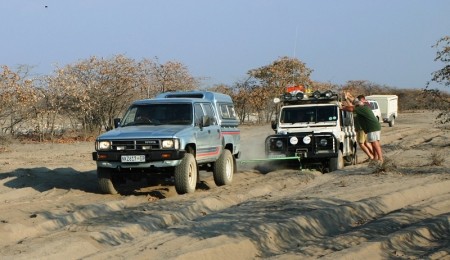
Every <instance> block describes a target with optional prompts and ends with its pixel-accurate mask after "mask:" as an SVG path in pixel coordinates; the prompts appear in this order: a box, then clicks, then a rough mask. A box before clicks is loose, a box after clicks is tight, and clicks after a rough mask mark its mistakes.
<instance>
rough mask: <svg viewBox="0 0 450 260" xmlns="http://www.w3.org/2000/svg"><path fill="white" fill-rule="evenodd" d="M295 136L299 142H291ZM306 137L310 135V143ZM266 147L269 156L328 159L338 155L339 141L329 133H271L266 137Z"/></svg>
mask: <svg viewBox="0 0 450 260" xmlns="http://www.w3.org/2000/svg"><path fill="white" fill-rule="evenodd" d="M293 137H294V138H296V140H297V143H295V142H294V144H293V143H292V142H291V139H292V138H293ZM305 137H309V139H310V142H309V143H305V142H304V138H305ZM306 139H308V138H306ZM265 149H266V156H267V157H268V158H280V157H299V158H300V159H311V160H314V159H326V158H336V157H338V153H339V142H338V140H337V138H336V137H335V136H334V135H333V134H328V133H321V134H314V133H295V134H288V135H270V136H268V137H267V138H266V141H265Z"/></svg>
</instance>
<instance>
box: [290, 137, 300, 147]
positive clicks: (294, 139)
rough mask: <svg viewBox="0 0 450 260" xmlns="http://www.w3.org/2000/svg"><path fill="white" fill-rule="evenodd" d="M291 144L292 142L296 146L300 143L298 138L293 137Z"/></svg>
mask: <svg viewBox="0 0 450 260" xmlns="http://www.w3.org/2000/svg"><path fill="white" fill-rule="evenodd" d="M289 142H290V143H291V144H292V145H296V144H297V143H298V138H297V137H295V136H293V137H291V139H289Z"/></svg>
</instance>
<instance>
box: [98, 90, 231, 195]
mask: <svg viewBox="0 0 450 260" xmlns="http://www.w3.org/2000/svg"><path fill="white" fill-rule="evenodd" d="M238 123H239V121H238V119H237V117H236V114H235V111H234V105H233V101H232V99H231V97H230V96H228V95H225V94H221V93H216V92H209V91H184V92H167V93H162V94H160V95H158V96H157V97H156V98H154V99H143V100H137V101H135V102H133V103H132V104H131V105H130V107H129V108H128V110H127V111H126V112H125V114H124V116H123V118H121V119H115V120H114V126H115V128H114V129H113V130H110V131H108V132H105V133H103V134H101V135H100V136H98V137H97V138H96V141H95V152H93V153H92V156H93V160H95V161H96V164H97V177H98V182H99V187H100V190H101V191H102V192H103V193H108V194H117V193H120V190H119V187H120V185H123V184H126V181H127V180H135V181H139V180H141V179H142V178H147V180H149V181H150V182H151V183H155V182H154V181H155V180H158V179H160V178H162V177H164V178H168V177H169V178H171V179H173V182H174V185H175V189H176V191H177V193H178V194H184V193H192V192H194V191H195V189H196V185H197V183H198V182H199V181H200V178H199V170H205V171H208V172H212V173H213V177H214V182H215V184H216V185H217V186H222V185H227V184H231V182H232V180H233V174H234V173H235V172H236V159H237V158H238V157H239V154H240V151H239V150H240V130H239V128H238Z"/></svg>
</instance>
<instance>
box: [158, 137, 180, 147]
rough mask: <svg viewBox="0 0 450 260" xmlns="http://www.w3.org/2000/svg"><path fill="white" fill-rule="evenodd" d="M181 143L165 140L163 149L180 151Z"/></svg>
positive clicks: (175, 140) (176, 140) (174, 140)
mask: <svg viewBox="0 0 450 260" xmlns="http://www.w3.org/2000/svg"><path fill="white" fill-rule="evenodd" d="M179 146H180V145H179V142H178V139H170V140H163V141H162V148H163V149H171V148H172V149H178V148H179Z"/></svg>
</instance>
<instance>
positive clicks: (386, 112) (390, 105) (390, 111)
mask: <svg viewBox="0 0 450 260" xmlns="http://www.w3.org/2000/svg"><path fill="white" fill-rule="evenodd" d="M366 99H367V100H375V101H377V102H378V105H379V106H380V110H381V117H382V119H383V122H385V123H389V126H390V127H392V126H394V123H395V119H397V116H398V96H397V95H371V96H366Z"/></svg>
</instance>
